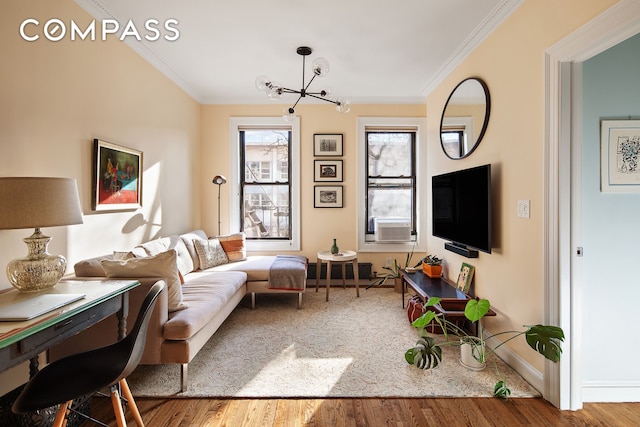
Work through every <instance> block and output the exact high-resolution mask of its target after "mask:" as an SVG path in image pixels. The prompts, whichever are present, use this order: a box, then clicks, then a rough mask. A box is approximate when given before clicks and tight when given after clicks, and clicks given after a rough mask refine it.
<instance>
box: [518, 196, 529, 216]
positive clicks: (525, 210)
mask: <svg viewBox="0 0 640 427" xmlns="http://www.w3.org/2000/svg"><path fill="white" fill-rule="evenodd" d="M530 216H531V215H530V213H529V200H518V218H530Z"/></svg>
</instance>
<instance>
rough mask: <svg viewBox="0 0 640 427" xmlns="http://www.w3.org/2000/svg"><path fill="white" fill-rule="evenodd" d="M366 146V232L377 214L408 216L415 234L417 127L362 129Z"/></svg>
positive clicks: (369, 231) (379, 216) (395, 216)
mask: <svg viewBox="0 0 640 427" xmlns="http://www.w3.org/2000/svg"><path fill="white" fill-rule="evenodd" d="M365 135H366V147H367V148H366V150H367V162H366V169H367V172H366V174H367V192H366V202H365V208H366V211H367V214H366V218H367V222H366V226H365V228H366V233H367V234H368V235H373V233H374V231H375V230H374V220H375V219H376V218H407V219H409V221H410V223H411V235H412V236H415V234H416V218H415V212H416V203H415V201H416V186H415V182H416V162H415V151H416V150H415V144H416V131H415V130H408V131H401V130H376V131H369V130H367V131H365Z"/></svg>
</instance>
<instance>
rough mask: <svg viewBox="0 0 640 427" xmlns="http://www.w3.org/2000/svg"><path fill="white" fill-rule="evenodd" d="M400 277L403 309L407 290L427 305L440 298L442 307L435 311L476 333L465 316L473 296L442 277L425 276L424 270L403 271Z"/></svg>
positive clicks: (489, 313) (491, 312)
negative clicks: (465, 309) (465, 310)
mask: <svg viewBox="0 0 640 427" xmlns="http://www.w3.org/2000/svg"><path fill="white" fill-rule="evenodd" d="M400 277H401V279H402V308H404V307H405V300H404V299H405V290H407V288H411V289H413V291H414V292H415V293H416V294H417V295H418V296H419V297H420V298H421V299H422V301H423V302H425V303H426V302H427V301H428V300H429V298H431V297H438V298H440V306H439V307H438V306H435V307H433V310H434V311H437V312H438V313H442V314H443V315H444V316H445V317H446V318H447V319H448V320H450V321H452V322H454V323H458V322H461V324H460V326H461V327H462V326H464V327H466V328H467V329H468V330H470V331H471V332H472V333H474V334H475V333H476V331H475V329H476V328H475V325H473V324H471V322H469V321H468V320H467V319H466V317H465V316H464V308H465V306H466V305H467V301H469V300H470V299H472V298H473V297H472V296H470V295H468V294H465V293H464V292H462V291H460V290H458V289H456V287H455V286H454V285H453V284H451V283H450V282H448V281H447V280H446V279H444V278H440V277H437V278H431V277H429V276H427V275H426V274H424V272H422V270H416V271H414V272H411V273H409V272H406V271H404V270H401V271H400ZM486 315H487V316H495V315H496V313H495V311H493V310H489V312H488V313H487V314H486ZM463 324H464V325H463Z"/></svg>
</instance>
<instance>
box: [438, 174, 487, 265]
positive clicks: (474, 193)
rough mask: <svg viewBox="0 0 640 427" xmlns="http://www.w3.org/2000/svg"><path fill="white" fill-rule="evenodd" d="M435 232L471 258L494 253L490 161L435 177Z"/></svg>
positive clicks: (448, 247)
mask: <svg viewBox="0 0 640 427" xmlns="http://www.w3.org/2000/svg"><path fill="white" fill-rule="evenodd" d="M431 185H432V193H431V194H432V195H433V201H432V221H433V235H434V236H436V237H440V238H442V239H445V240H449V241H450V242H447V243H445V245H444V247H445V249H447V250H450V251H452V252H455V253H457V254H460V255H463V256H466V257H468V258H477V256H478V251H482V252H487V253H491V165H484V166H478V167H474V168H471V169H464V170H459V171H455V172H450V173H445V174H442V175H436V176H433V177H432V181H431Z"/></svg>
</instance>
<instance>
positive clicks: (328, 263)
mask: <svg viewBox="0 0 640 427" xmlns="http://www.w3.org/2000/svg"><path fill="white" fill-rule="evenodd" d="M330 287H331V261H330V260H329V261H327V301H329V288H330Z"/></svg>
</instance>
